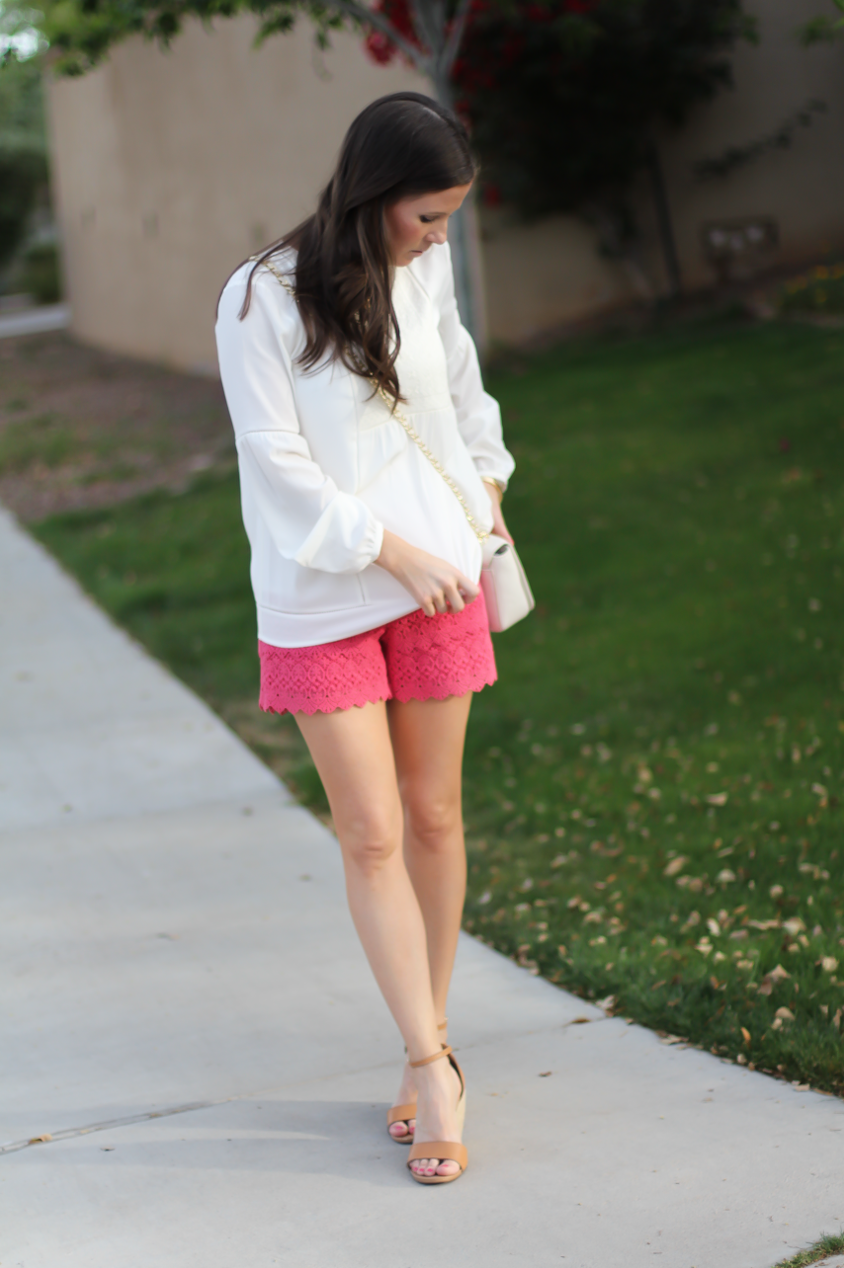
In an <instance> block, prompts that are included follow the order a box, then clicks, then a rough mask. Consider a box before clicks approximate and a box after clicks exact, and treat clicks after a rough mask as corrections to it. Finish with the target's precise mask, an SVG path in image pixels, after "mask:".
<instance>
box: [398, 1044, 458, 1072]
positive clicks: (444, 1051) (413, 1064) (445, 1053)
mask: <svg viewBox="0 0 844 1268" xmlns="http://www.w3.org/2000/svg"><path fill="white" fill-rule="evenodd" d="M450 1056H451V1048H450V1047H449V1046H448V1044H443V1046H442V1048H440V1050H439V1052H435V1053H434V1055H433V1056H432V1057H423V1058H422V1060H421V1061H410V1062H409V1063H408V1064H409V1065H410V1068H411V1070H416V1069H417V1068H418V1067H419V1066H420V1065H430V1064H431V1062H432V1061H439V1059H440V1057H450Z"/></svg>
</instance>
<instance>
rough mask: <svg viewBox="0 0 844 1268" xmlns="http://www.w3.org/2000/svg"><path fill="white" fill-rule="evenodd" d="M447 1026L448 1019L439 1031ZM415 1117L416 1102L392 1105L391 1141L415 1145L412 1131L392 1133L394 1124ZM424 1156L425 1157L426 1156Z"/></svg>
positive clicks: (389, 1112)
mask: <svg viewBox="0 0 844 1268" xmlns="http://www.w3.org/2000/svg"><path fill="white" fill-rule="evenodd" d="M447 1026H448V1018H447V1017H446V1019H445V1021H441V1022H438V1023H437V1030H445V1029H446V1028H447ZM415 1117H416V1102H415V1101H411V1102H410V1103H409V1104H407V1105H391V1106H390V1108H389V1109H388V1110H387V1135H388V1136H389V1137H390V1140H394V1141H395V1142H396V1144H397V1145H412V1144H413V1132H412V1131H406V1132H405V1133H404V1135H403V1136H394V1135H393V1133H392V1132H391V1131H390V1128H391V1127H392V1125H393V1123H406V1122H408V1121H409V1120H410V1119H411V1118H415ZM422 1156H423V1157H425V1155H424V1154H423V1155H422Z"/></svg>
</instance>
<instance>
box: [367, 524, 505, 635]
mask: <svg viewBox="0 0 844 1268" xmlns="http://www.w3.org/2000/svg"><path fill="white" fill-rule="evenodd" d="M502 522H503V521H502ZM375 562H376V563H377V564H378V566H379V567H380V568H384V569H385V570H386V571H387V572H389V573H390V575H391V576H393V577H395V579H396V581H398V582H400V583H401V585H403V586H404V588H405V590H407V591H408V593H410V594H412V595H413V597H414V599H415V600H416V602H417V603H418V604H419V606H420V608H421V609H422V611H423V612H424V613H425V615H426V616H435V615H436V614H437V612H462V611H463V609H464V607H465V606H466V604H467V603H471V602H472V600H473V599H476V598H477V597H478V594H479V593H480V586H478V585H476V584H475V582H474V581H470V580H469V578H468V577H464V576H463V573H462V572H461V571H460V570H459V569H458V568H455V567H454V564H447V563H446V562H445V560H444V559H437V557H436V555H429V554H428V552H427V551H425V550H420V549H419V548H418V546H411V545H410V543H409V542H406V541H404V539H403V538H401V537H397V536H396V534H395V533H390V532H387V531H386V530H385V532H384V544H383V545H382V547H381V554H380V555H379V556H378V558H377V559H376V560H375Z"/></svg>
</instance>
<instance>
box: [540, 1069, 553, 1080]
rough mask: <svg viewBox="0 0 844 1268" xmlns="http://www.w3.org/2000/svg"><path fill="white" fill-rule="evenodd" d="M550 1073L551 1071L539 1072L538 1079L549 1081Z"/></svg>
mask: <svg viewBox="0 0 844 1268" xmlns="http://www.w3.org/2000/svg"><path fill="white" fill-rule="evenodd" d="M552 1073H553V1071H552V1070H540V1072H539V1077H540V1079H550V1077H551V1075H552Z"/></svg>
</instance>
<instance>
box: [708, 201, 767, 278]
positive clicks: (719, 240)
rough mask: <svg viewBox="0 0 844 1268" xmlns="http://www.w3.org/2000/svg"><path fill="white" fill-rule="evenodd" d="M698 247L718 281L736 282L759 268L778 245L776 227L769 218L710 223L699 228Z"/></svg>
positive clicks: (754, 217) (750, 275) (751, 274)
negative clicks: (701, 248) (699, 245)
mask: <svg viewBox="0 0 844 1268" xmlns="http://www.w3.org/2000/svg"><path fill="white" fill-rule="evenodd" d="M700 236H701V244H702V246H703V253H704V255H705V257H706V259H707V261H708V262H709V263H710V264H711V265H712V267H713V268H714V269H715V272H716V274H717V275H718V281H719V282H720V283H721V284H722V285H723V284H725V283H727V282H734V281H740V280H742V279H744V278H748V277H752V276H753V274H754V273H757V272H758V271H759V270H760V269H761V268H763V267H764V266H765V265H766V264H767V263H768V262H769V259H770V256H771V255H772V254H773V252H774V251H775V250H776V249H777V247H778V246H779V236H780V235H779V225H778V223H777V221H776V220H775V219H774V217H773V216H742V217H740V218H738V219H734V220H710V221H707V223H706V224H704V225H703V226H702V228H701V233H700Z"/></svg>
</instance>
